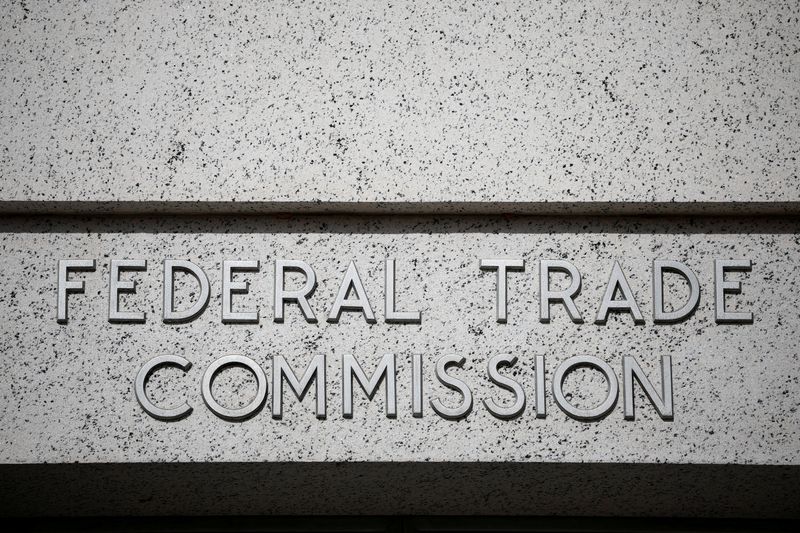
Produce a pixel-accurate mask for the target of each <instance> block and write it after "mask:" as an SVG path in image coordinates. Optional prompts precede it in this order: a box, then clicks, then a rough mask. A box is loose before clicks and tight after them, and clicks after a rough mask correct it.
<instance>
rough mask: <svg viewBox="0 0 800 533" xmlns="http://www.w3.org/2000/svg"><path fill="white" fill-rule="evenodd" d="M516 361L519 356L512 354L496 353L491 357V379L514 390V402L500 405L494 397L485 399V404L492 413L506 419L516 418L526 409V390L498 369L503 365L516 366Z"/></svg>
mask: <svg viewBox="0 0 800 533" xmlns="http://www.w3.org/2000/svg"><path fill="white" fill-rule="evenodd" d="M516 363H517V356H511V355H495V356H494V357H492V358H491V359H489V366H488V371H489V379H490V380H491V381H492V383H494V384H495V385H498V386H500V387H502V388H504V389H506V390H509V391H511V392H513V393H514V403H513V404H511V405H509V406H508V407H506V406H503V405H499V404H498V403H496V402H495V401H494V400H493V399H489V400H483V405H485V406H486V409H488V410H489V412H490V413H492V415H494V416H496V417H497V418H502V419H504V420H510V419H512V418H516V417H518V416H519V415H521V414H522V412H523V411H525V390H524V389H523V388H522V386H521V385H520V384H519V383H517V382H516V381H514V380H513V379H511V378H510V377H508V376H504V375H502V374H501V373H500V371H499V369H498V368H499V367H501V366H514V365H515V364H516Z"/></svg>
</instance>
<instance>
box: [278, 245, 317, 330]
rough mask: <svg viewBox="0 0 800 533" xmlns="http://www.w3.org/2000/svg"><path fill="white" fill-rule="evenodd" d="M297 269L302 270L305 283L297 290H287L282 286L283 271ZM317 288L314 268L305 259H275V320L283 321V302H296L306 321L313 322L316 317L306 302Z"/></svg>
mask: <svg viewBox="0 0 800 533" xmlns="http://www.w3.org/2000/svg"><path fill="white" fill-rule="evenodd" d="M287 270H289V271H297V272H302V273H303V274H304V275H305V277H306V283H305V285H303V287H302V288H300V289H299V290H294V291H287V290H285V289H284V288H283V284H284V272H286V271H287ZM316 288H317V274H316V273H315V272H314V269H313V268H311V266H310V265H309V264H308V263H306V262H305V261H297V260H294V259H277V260H276V261H275V299H274V318H273V320H274V321H275V322H279V323H280V322H283V304H284V302H297V304H299V305H300V311H302V313H303V317H304V318H305V319H306V322H309V323H312V324H313V323H315V322H316V321H317V317H316V316H315V315H314V311H313V310H312V309H311V306H310V305H309V304H308V299H309V298H310V297H311V295H312V294H313V293H314V291H315V290H316Z"/></svg>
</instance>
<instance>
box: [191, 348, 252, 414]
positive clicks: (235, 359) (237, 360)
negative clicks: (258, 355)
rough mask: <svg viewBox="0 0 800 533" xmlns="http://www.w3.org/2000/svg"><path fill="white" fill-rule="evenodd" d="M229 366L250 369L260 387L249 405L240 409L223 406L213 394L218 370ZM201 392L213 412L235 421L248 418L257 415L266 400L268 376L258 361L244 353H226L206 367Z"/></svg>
mask: <svg viewBox="0 0 800 533" xmlns="http://www.w3.org/2000/svg"><path fill="white" fill-rule="evenodd" d="M229 366H243V367H245V368H247V369H248V370H250V372H252V373H253V375H254V376H255V377H256V385H257V387H258V389H257V390H256V397H255V398H254V399H253V401H252V402H250V403H249V404H248V405H245V406H244V407H240V408H239V409H228V408H227V407H223V406H222V405H220V404H219V402H217V400H215V399H214V395H213V394H211V382H212V381H214V377H215V376H216V375H217V372H219V371H220V370H222V369H223V368H225V367H229ZM201 392H202V394H203V401H204V402H205V403H206V405H207V406H208V408H209V409H210V410H211V412H212V413H214V414H215V415H217V416H218V417H220V418H222V419H224V420H230V421H234V422H235V421H241V420H246V419H248V418H250V417H251V416H253V415H255V414H256V413H257V412H258V411H259V410H260V409H261V407H262V406H263V405H264V400H266V399H267V377H266V375H264V371H263V370H262V369H261V367H260V366H258V363H256V362H255V361H253V360H252V359H250V358H249V357H245V356H244V355H226V356H225V357H220V358H219V359H217V360H216V361H214V362H213V363H211V364H210V365H209V367H208V368H207V369H206V373H205V374H203V384H202V386H201Z"/></svg>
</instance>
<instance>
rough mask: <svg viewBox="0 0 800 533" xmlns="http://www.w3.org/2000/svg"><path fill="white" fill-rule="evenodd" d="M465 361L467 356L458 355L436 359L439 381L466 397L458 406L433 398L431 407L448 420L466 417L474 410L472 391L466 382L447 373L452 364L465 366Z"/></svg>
mask: <svg viewBox="0 0 800 533" xmlns="http://www.w3.org/2000/svg"><path fill="white" fill-rule="evenodd" d="M465 362H466V358H464V357H460V356H458V355H445V356H442V357H440V358H439V360H438V361H436V377H437V378H438V379H439V382H440V383H441V384H442V385H444V386H445V387H447V388H448V389H453V390H454V391H458V392H460V393H461V396H463V397H464V399H463V400H462V401H461V404H460V405H458V406H457V407H447V406H446V405H444V404H443V403H442V401H441V400H439V399H438V398H434V399H433V400H431V402H430V404H431V407H432V408H433V410H434V411H436V414H438V415H439V416H441V417H442V418H446V419H447V420H458V419H460V418H464V417H466V416H467V415H469V413H470V411H472V391H471V390H470V389H469V387H468V386H467V384H466V383H464V382H463V381H461V380H460V379H458V378H455V377H453V376H451V375H449V374H448V373H447V369H448V368H450V367H451V366H457V367H463V366H464V363H465Z"/></svg>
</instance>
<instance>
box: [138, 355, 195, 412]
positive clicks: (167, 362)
mask: <svg viewBox="0 0 800 533" xmlns="http://www.w3.org/2000/svg"><path fill="white" fill-rule="evenodd" d="M162 366H177V367H179V368H180V369H181V370H183V371H184V372H186V371H187V370H189V368H191V366H192V363H190V362H189V361H187V360H186V359H184V358H183V357H181V356H179V355H159V356H158V357H154V358H152V359H150V360H149V361H148V362H146V363H145V364H144V366H142V368H141V369H140V370H139V373H138V374H136V381H135V382H134V387H133V390H134V393H135V394H136V400H137V401H138V402H139V405H141V406H142V409H144V411H145V412H146V413H147V414H148V415H150V416H152V417H153V418H155V419H157V420H164V421H167V422H169V421H173V420H180V419H181V418H184V417H187V416H189V415H190V414H191V412H192V407H191V406H190V405H189V404H188V403H186V402H183V405H180V406H178V407H172V408H170V409H163V408H161V407H157V406H156V405H155V404H154V403H153V402H151V401H150V398H148V397H147V392H146V391H145V389H144V385H145V383H146V382H147V379H148V378H149V377H150V375H151V374H152V373H153V372H155V371H156V370H157V369H158V368H160V367H162Z"/></svg>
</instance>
